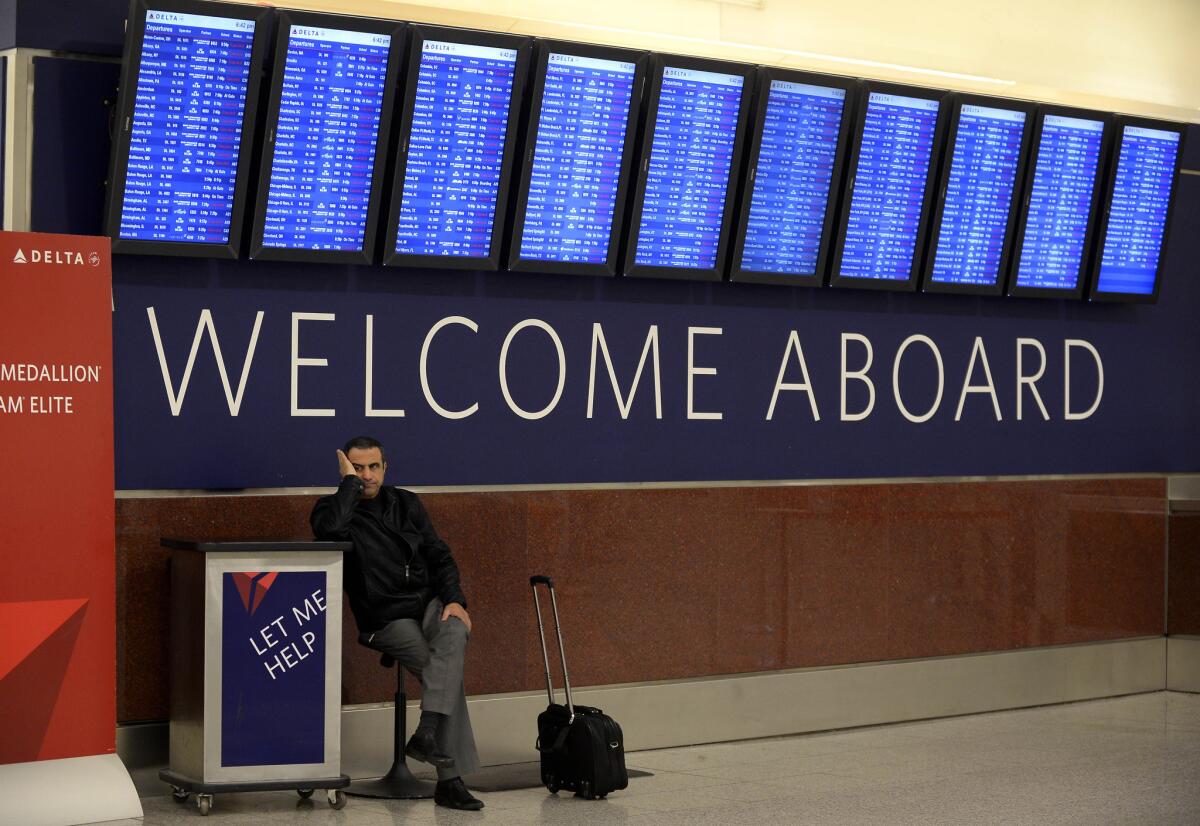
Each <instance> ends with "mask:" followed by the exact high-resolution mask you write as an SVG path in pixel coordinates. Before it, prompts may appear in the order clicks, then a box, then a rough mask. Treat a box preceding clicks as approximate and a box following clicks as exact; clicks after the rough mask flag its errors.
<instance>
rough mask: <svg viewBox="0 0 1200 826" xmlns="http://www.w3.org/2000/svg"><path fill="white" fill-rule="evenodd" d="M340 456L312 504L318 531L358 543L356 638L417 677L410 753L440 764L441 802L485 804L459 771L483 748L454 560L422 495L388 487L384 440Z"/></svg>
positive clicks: (351, 569)
mask: <svg viewBox="0 0 1200 826" xmlns="http://www.w3.org/2000/svg"><path fill="white" fill-rule="evenodd" d="M337 458H338V467H339V470H340V471H341V475H342V482H341V484H340V485H338V490H337V493H335V494H333V495H332V496H324V497H322V498H321V499H319V500H318V501H317V504H316V505H315V506H314V507H313V511H312V516H311V522H312V528H313V533H314V534H316V537H317V539H322V540H339V541H343V542H345V541H349V542H351V543H353V545H354V550H353V552H351V553H349V554H346V576H345V588H346V595H347V596H348V597H349V599H350V608H351V609H352V610H353V611H354V619H355V621H356V622H357V623H358V631H359V635H358V639H359V642H361V643H363V644H364V645H367V646H369V647H371V648H374V649H375V650H376V651H379V652H381V653H384V654H387V655H388V656H390V657H392V658H393V659H395V660H396V661H397V662H398V663H399V664H400V665H401V666H403V667H404V668H407V669H409V670H410V671H412V672H414V673H416V674H417V675H418V677H419V678H420V680H421V722H420V724H419V725H418V726H417V731H416V733H415V734H413V736H412V738H411V739H410V740H409V741H408V745H407V746H406V747H405V749H404V753H405V754H407V755H408V756H409V757H413V758H415V759H417V760H421V761H423V762H426V763H429V764H431V765H433V766H436V767H437V774H438V783H437V789H436V792H435V793H434V801H435V802H436V803H437V804H438V805H439V806H447V807H449V808H451V809H470V810H475V809H482V808H483V802H482V801H481V800H478V799H477V798H475V797H473V796H472V795H471V792H470V791H468V790H467V787H466V785H465V784H464V783H463V781H462V777H461V776H462V775H464V774H470V773H471V772H473V771H476V770H478V769H479V755H478V754H477V753H476V751H475V737H474V735H473V734H472V732H471V720H470V718H469V717H468V716H467V698H466V695H465V693H464V691H463V655H464V653H465V652H466V648H467V639H468V638H469V637H470V632H471V617H470V616H469V615H468V614H467V609H466V605H467V600H466V597H465V596H463V592H462V588H460V587H459V574H458V566H457V565H456V564H455V563H454V557H453V556H451V555H450V548H449V547H448V546H447V545H446V543H445V542H443V541H442V540H441V538H439V537H438V535H437V532H436V531H435V530H434V529H433V525H432V524H431V523H430V521H429V514H427V513H426V512H425V507H424V506H423V505H422V504H421V500H420V499H418V498H417V495H416V494H415V493H411V492H409V491H407V490H402V489H400V488H396V487H384V485H383V474H384V472H385V471H387V458H386V456H385V455H384V451H383V445H381V444H380V443H379V442H378V441H377V440H375V439H372V438H370V437H369V436H359V437H358V438H355V439H351V440H350V441H349V442H347V443H346V445H345V447H344V448H342V450H339V451H338V452H337Z"/></svg>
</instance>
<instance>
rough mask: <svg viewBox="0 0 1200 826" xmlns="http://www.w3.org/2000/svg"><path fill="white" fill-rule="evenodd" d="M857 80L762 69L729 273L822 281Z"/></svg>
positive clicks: (774, 280) (742, 277)
mask: <svg viewBox="0 0 1200 826" xmlns="http://www.w3.org/2000/svg"><path fill="white" fill-rule="evenodd" d="M858 85H859V84H858V81H856V80H851V79H849V78H839V77H831V76H829V75H813V74H803V73H800V72H788V71H784V70H782V69H764V70H762V71H760V72H759V79H758V90H757V94H756V95H755V101H756V102H755V104H754V113H753V116H752V117H751V119H750V133H749V134H750V153H749V164H748V166H747V168H748V170H749V171H748V173H747V175H746V177H745V180H743V182H742V196H741V199H740V200H741V205H742V206H741V212H740V214H739V216H738V222H737V230H736V232H735V233H734V239H735V240H734V247H733V257H732V260H731V264H730V279H731V280H733V281H754V282H759V283H769V284H799V285H807V286H820V285H821V283H822V281H823V280H824V274H825V263H826V258H827V254H828V251H829V239H830V236H831V235H832V233H833V227H834V220H835V218H836V215H835V212H836V209H837V198H838V195H839V194H840V192H841V182H842V167H843V160H844V156H845V153H846V146H847V138H848V136H849V134H850V126H851V119H852V117H853V110H854V105H855V103H856V97H857V95H856V90H857V88H858Z"/></svg>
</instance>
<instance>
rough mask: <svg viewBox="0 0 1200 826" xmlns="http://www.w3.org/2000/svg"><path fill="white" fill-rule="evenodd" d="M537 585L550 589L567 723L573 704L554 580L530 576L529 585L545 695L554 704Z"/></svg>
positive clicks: (570, 721)
mask: <svg viewBox="0 0 1200 826" xmlns="http://www.w3.org/2000/svg"><path fill="white" fill-rule="evenodd" d="M538 585H545V586H546V589H547V590H548V591H550V607H551V608H553V609H554V632H555V633H556V634H557V635H558V653H559V655H560V656H561V657H562V669H563V686H564V687H565V688H566V692H567V712H568V713H569V714H570V715H571V716H570V719H568V720H567V725H570V724H571V723H574V722H575V706H574V704H573V703H572V702H571V678H570V677H569V676H568V675H567V649H565V648H563V638H562V624H561V623H559V621H558V598H557V597H555V595H554V580H552V579H551V578H550V577H548V576H531V577H530V578H529V586H530V587H531V588H533V610H534V612H535V613H537V622H538V638H539V639H541V641H542V662H543V663H544V664H545V666H546V696H547V697H549V698H550V704H551V705H553V704H554V687H553V686H552V685H551V683H550V651H549V649H547V648H546V630H545V628H544V627H543V625H542V604H541V602H539V601H538V589H537V587H538Z"/></svg>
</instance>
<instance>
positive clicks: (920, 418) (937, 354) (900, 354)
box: [864, 334, 946, 423]
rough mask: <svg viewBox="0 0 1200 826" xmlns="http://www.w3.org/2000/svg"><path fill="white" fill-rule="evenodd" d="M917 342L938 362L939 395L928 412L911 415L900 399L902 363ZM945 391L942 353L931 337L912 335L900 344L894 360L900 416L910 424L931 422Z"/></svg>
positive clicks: (895, 388)
mask: <svg viewBox="0 0 1200 826" xmlns="http://www.w3.org/2000/svg"><path fill="white" fill-rule="evenodd" d="M917 342H920V343H921V344H924V345H925V346H926V347H928V348H929V351H930V352H931V353H933V360H934V361H935V362H937V376H938V382H937V395H935V396H934V398H933V404H932V405H930V407H929V409H928V410H926V411H925V412H924V413H921V414H920V415H915V414H913V413H910V412H909V410H908V408H907V407H905V406H904V400H903V399H901V398H900V361H901V359H903V358H904V351H906V350H907V349H908V347H909V345H910V344H916V343H917ZM864 372H865V368H864ZM945 389H946V371H945V368H944V366H943V364H942V354H941V351H939V350H938V347H937V345H936V344H934V343H933V340H932V339H930V338H929V336H923V335H920V334H915V335H911V336H909V337H908V338H906V339H904V341H903V342H901V344H900V349H899V350H897V351H896V358H895V359H893V360H892V395H893V396H895V398H896V407H898V408H900V414H901V415H902V416H904V418H906V419H908V420H909V421H910V422H917V423H920V422H927V421H929V420H930V419H932V418H933V414H934V413H936V412H937V409H938V406H939V405H940V404H941V403H942V393H943V391H944V390H945Z"/></svg>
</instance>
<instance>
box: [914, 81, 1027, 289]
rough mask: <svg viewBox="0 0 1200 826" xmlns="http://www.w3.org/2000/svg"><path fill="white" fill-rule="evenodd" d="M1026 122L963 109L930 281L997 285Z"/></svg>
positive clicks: (1009, 114) (1005, 113)
mask: <svg viewBox="0 0 1200 826" xmlns="http://www.w3.org/2000/svg"><path fill="white" fill-rule="evenodd" d="M1027 117H1028V115H1026V113H1025V112H1021V111H1017V110H1013V109H997V108H993V107H990V106H974V105H966V104H964V105H963V106H962V108H961V109H960V110H959V115H958V129H957V131H956V132H955V135H954V150H953V154H952V155H951V158H950V175H949V177H948V179H947V180H946V195H945V200H944V202H943V204H942V219H941V227H940V228H939V234H938V241H937V249H936V251H935V253H934V258H933V269H932V270H931V275H930V278H931V280H932V281H934V282H937V283H939V284H969V285H973V286H995V285H996V284H997V283H999V280H1000V259H1001V258H1002V257H1003V254H1004V241H1005V236H1006V235H1007V233H1008V222H1009V217H1010V213H1011V210H1012V198H1013V188H1014V187H1015V186H1016V183H1017V171H1018V168H1019V167H1020V165H1021V139H1022V137H1023V136H1024V131H1025V119H1026V118H1027Z"/></svg>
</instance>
